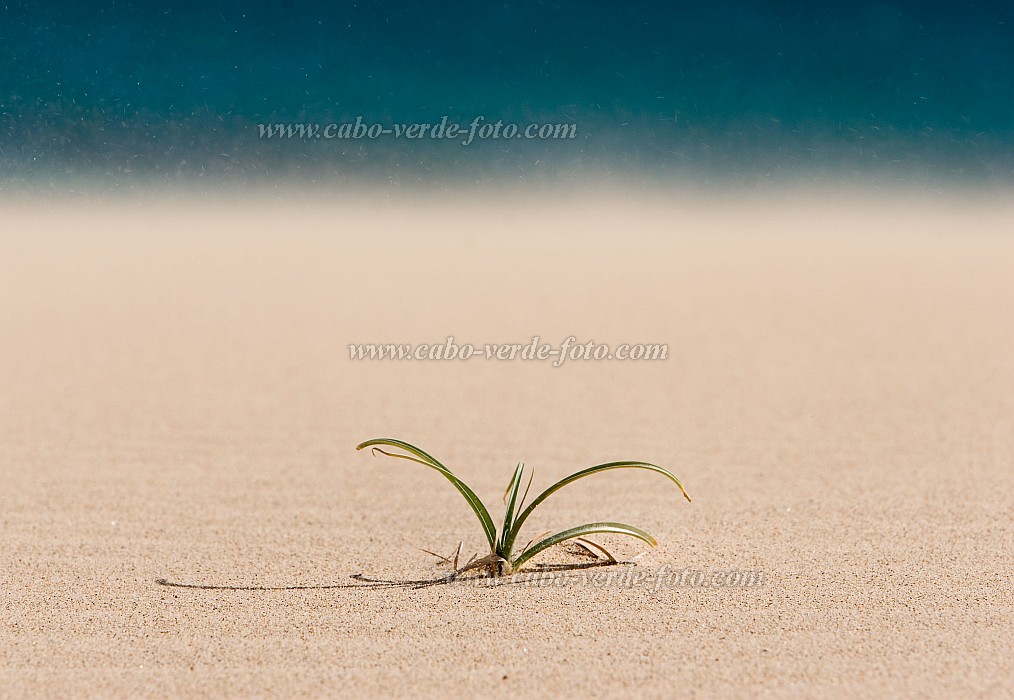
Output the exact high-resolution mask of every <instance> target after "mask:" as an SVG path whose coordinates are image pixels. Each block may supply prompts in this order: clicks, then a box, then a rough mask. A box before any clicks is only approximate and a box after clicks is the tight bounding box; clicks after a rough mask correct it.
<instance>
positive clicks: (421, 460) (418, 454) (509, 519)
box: [356, 438, 690, 575]
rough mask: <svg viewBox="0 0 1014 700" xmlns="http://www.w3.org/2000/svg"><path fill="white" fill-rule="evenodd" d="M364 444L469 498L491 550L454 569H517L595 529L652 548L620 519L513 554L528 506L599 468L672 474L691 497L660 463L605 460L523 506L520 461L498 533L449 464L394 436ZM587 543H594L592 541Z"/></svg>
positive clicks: (559, 534)
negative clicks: (433, 473) (436, 476)
mask: <svg viewBox="0 0 1014 700" xmlns="http://www.w3.org/2000/svg"><path fill="white" fill-rule="evenodd" d="M379 445H384V446H387V447H394V448H397V449H399V450H402V451H403V452H406V453H408V454H396V453H393V452H387V451H385V450H382V449H380V447H379ZM365 447H372V448H373V451H374V453H376V452H380V453H381V454H383V455H386V456H388V457H397V458H399V459H407V460H409V461H411V462H416V463H418V464H421V465H423V466H425V467H429V468H431V469H435V470H437V471H438V472H440V473H441V474H443V475H444V477H446V478H447V480H448V481H450V482H451V483H452V484H453V485H454V487H455V488H456V489H457V490H458V492H459V493H461V495H462V496H464V497H465V500H466V501H468V505H469V506H470V507H471V508H472V512H474V513H475V515H476V517H478V518H479V522H480V523H481V524H482V530H483V532H484V533H485V535H486V540H487V541H488V542H489V550H490V553H489V554H488V555H487V556H485V557H483V558H481V559H478V560H476V561H473V562H470V563H469V564H468V565H467V566H466V567H465V568H463V569H460V570H458V573H460V572H462V571H465V570H468V569H477V568H486V569H487V570H488V571H489V572H490V573H491V574H492V575H504V574H510V573H513V572H514V571H517V570H518V569H519V568H521V566H522V565H524V563H525V562H527V561H528V560H529V559H531V558H532V557H534V556H535V555H536V554H539V553H540V552H543V551H545V550H547V549H549V548H550V547H553V546H555V545H558V544H561V543H563V542H566V541H567V540H572V539H578V540H580V538H582V537H583V536H585V535H591V534H596V533H613V534H618V535H629V536H630V537H636V538H638V539H639V540H643V541H644V542H647V543H648V544H649V545H651V546H652V547H654V546H655V545H656V544H657V543H656V542H655V538H654V537H652V536H651V535H649V534H648V533H647V532H645V531H644V530H642V529H640V528H637V527H634V526H633V525H624V524H623V523H614V522H598V523H588V524H587V525H579V526H578V527H572V528H570V529H569V530H563V531H561V532H557V533H555V534H551V535H548V536H545V537H542V538H541V539H538V541H535V540H533V541H532V542H529V543H528V544H527V545H526V546H525V547H523V548H521V552H520V553H519V554H515V553H514V549H515V543H516V542H517V537H518V534H519V533H520V531H521V527H522V525H524V523H525V520H527V519H528V516H530V515H531V514H532V511H534V510H535V508H536V506H538V505H539V504H540V503H542V502H543V501H545V500H546V499H547V498H549V497H550V496H551V495H553V494H554V493H556V492H557V491H559V490H560V489H561V488H563V487H564V486H566V485H567V484H570V483H572V482H574V481H577V480H578V479H582V478H584V477H586V476H590V475H592V474H597V473H598V472H604V471H608V470H610V469H628V468H629V469H648V470H650V471H654V472H658V473H659V474H662V475H663V476H666V477H668V478H669V479H671V480H672V481H673V482H674V483H675V484H676V486H678V487H679V490H680V492H682V494H683V497H684V498H686V499H687V501H690V496H688V495H687V492H686V491H685V490H684V489H683V485H682V484H681V483H680V481H679V479H677V478H676V477H675V476H674V475H673V474H671V473H670V472H668V471H667V470H665V469H663V468H662V467H659V466H657V465H654V464H649V463H647V462H608V463H606V464H599V465H597V466H594V467H588V468H587V469H582V470H581V471H579V472H575V473H573V474H571V475H570V476H568V477H566V478H564V479H561V480H560V481H558V482H556V483H555V484H553V485H552V486H550V487H549V488H548V489H546V490H545V491H543V492H542V493H540V494H539V495H538V496H536V497H535V500H533V501H532V502H531V503H529V504H528V507H527V508H524V510H522V507H523V506H524V502H525V500H526V499H527V497H528V489H529V488H530V487H531V485H532V476H534V472H532V473H530V474H529V477H528V485H527V486H526V487H525V491H524V494H523V495H522V496H521V500H520V501H518V493H519V492H520V491H521V482H522V476H523V473H524V469H525V465H524V464H519V465H518V466H517V468H516V469H515V470H514V476H513V477H512V478H511V481H510V485H509V486H508V487H507V492H506V493H505V495H504V503H505V504H506V506H507V507H506V510H505V512H504V518H503V527H502V528H501V529H500V532H499V533H497V529H496V525H495V524H494V523H493V519H492V518H491V517H490V515H489V510H487V508H486V506H485V505H484V504H483V502H482V501H481V500H479V497H478V496H476V495H475V492H474V491H472V489H470V488H469V487H468V485H467V484H466V483H465V482H464V481H462V480H461V479H459V478H458V477H457V476H455V475H454V474H453V473H452V472H451V470H450V469H448V468H447V467H445V466H444V465H443V464H441V463H440V462H438V461H437V460H436V459H435V458H433V457H431V456H430V455H428V454H427V453H425V452H423V451H422V450H420V449H419V448H418V447H415V446H413V445H410V444H408V443H407V442H402V441H401V440H393V439H390V438H375V439H373V440H367V441H366V442H364V443H362V444H360V445H358V446H357V447H356V449H357V450H361V449H363V448H365ZM589 544H593V545H594V543H589ZM594 546H596V548H597V549H601V547H598V546H597V545H594ZM610 558H611V557H610Z"/></svg>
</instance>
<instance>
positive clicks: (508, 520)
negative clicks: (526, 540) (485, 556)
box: [496, 464, 525, 556]
mask: <svg viewBox="0 0 1014 700" xmlns="http://www.w3.org/2000/svg"><path fill="white" fill-rule="evenodd" d="M524 469H525V465H524V464H519V465H518V466H517V469H515V470H514V476H513V477H512V478H511V483H510V486H508V487H507V492H506V493H505V494H504V502H505V505H506V506H507V507H506V508H505V509H504V513H503V529H502V530H501V531H500V539H499V540H497V543H496V544H497V547H496V551H497V554H499V555H501V556H504V553H503V552H502V551H501V549H502V547H503V545H504V543H505V542H506V539H507V533H508V532H510V529H511V525H512V524H513V520H514V506H515V505H516V504H517V501H518V491H519V490H520V488H521V473H522V472H523V471H524ZM507 554H508V555H509V554H510V552H508V553H507Z"/></svg>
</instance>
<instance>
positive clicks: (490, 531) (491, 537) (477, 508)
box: [356, 438, 497, 551]
mask: <svg viewBox="0 0 1014 700" xmlns="http://www.w3.org/2000/svg"><path fill="white" fill-rule="evenodd" d="M377 445H386V446H388V447H394V448H397V449H400V450H404V451H405V452H408V453H409V454H410V455H414V456H411V457H410V456H408V455H397V454H392V453H390V452H384V451H383V450H379V452H380V453H381V454H384V455H386V456H388V457H398V458H400V459H407V460H409V461H411V462H416V463H417V464H422V465H423V466H425V467H430V468H431V469H435V470H436V471H438V472H440V473H441V474H443V475H444V477H445V478H446V479H447V480H448V481H450V482H451V483H452V484H453V485H454V488H456V489H457V490H458V492H459V493H460V494H461V495H462V496H464V497H465V500H466V501H468V505H469V506H470V507H471V508H472V512H474V513H475V516H476V517H477V518H479V522H480V523H481V524H482V530H483V532H484V533H485V534H486V540H487V541H488V542H489V549H490V551H495V550H496V539H497V538H496V525H494V524H493V519H492V518H491V517H490V516H489V511H488V510H487V509H486V506H485V505H484V504H483V502H482V501H481V500H479V497H478V496H476V495H475V492H474V491H472V489H471V488H469V486H468V484H466V483H465V482H464V481H462V480H461V479H459V478H458V477H456V476H455V475H454V473H453V472H451V470H450V469H448V468H447V467H445V466H444V465H443V464H441V463H440V462H438V461H437V460H436V459H435V458H434V457H431V456H430V455H428V454H427V453H425V452H423V451H422V450H420V449H419V448H418V447H416V446H414V445H410V444H408V443H407V442H403V441H401V440H394V439H392V438H374V439H372V440H367V441H366V442H362V443H360V444H359V445H357V446H356V449H357V450H361V449H363V448H366V447H376V446H377Z"/></svg>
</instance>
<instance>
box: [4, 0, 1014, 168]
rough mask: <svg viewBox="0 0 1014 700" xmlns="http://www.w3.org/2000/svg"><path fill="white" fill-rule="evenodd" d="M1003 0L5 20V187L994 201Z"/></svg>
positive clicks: (297, 9)
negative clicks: (304, 135) (680, 187)
mask: <svg viewBox="0 0 1014 700" xmlns="http://www.w3.org/2000/svg"><path fill="white" fill-rule="evenodd" d="M1010 15H1011V12H1010V9H1009V7H1004V6H1003V4H1002V3H970V2H949V3H921V7H919V8H917V9H914V8H912V7H911V6H910V5H908V4H904V5H902V4H897V5H895V4H889V3H881V2H849V3H839V4H837V6H835V4H833V3H832V4H822V5H821V6H820V7H813V6H805V7H800V6H799V4H798V3H788V2H745V1H743V2H730V1H721V0H719V1H718V2H710V3H708V4H707V6H706V7H701V6H698V4H697V3H694V4H693V6H691V4H689V3H688V4H686V5H681V4H675V5H669V4H666V3H649V2H628V3H623V4H618V3H603V2H581V3H556V2H531V3H512V2H498V3H489V4H485V3H479V4H477V3H464V2H445V3H439V4H429V3H410V2H403V3H396V2H376V1H369V0H367V1H364V2H354V3H348V2H338V3H321V2H313V3H311V2H299V1H295V0H290V1H287V2H270V3H267V2H172V3H151V2H137V3H134V2H112V1H107V2H23V1H15V2H9V3H5V4H3V5H2V6H0V65H2V70H0V187H11V186H15V185H18V184H23V183H29V184H34V185H38V184H49V185H53V184H55V185H57V186H60V185H61V184H62V183H65V182H66V181H68V180H74V179H76V178H80V177H86V178H87V179H88V180H89V181H90V182H92V183H99V184H107V185H112V186H114V187H119V186H123V185H129V184H132V183H138V182H152V181H154V182H156V183H158V182H164V181H173V182H176V181H192V180H194V179H203V180H205V181H216V182H231V183H240V184H243V183H251V182H261V183H263V182H269V183H274V184H285V183H288V182H304V181H307V180H312V181H319V182H332V181H333V182H339V183H340V182H344V181H347V180H350V179H353V180H354V179H363V178H365V179H369V180H386V181H392V182H398V183H414V182H429V183H433V182H437V183H439V182H441V181H442V180H449V181H450V180H453V181H462V180H463V181H473V182H497V181H503V180H505V179H507V180H512V181H528V182H535V183H542V182H558V181H564V180H566V181H569V180H572V179H575V178H578V179H579V178H583V177H588V178H596V179H599V180H602V179H605V180H610V179H622V178H624V177H626V176H627V175H629V174H631V173H637V174H641V175H647V176H649V177H659V178H661V179H663V180H666V179H681V180H684V181H690V182H697V183H712V182H727V181H732V182H738V183H745V184H752V183H758V182H767V181H774V182H782V181H788V182H792V181H799V180H806V181H813V180H824V181H830V182H835V181H838V180H840V179H843V178H844V179H848V180H863V181H869V179H870V178H873V179H875V180H882V181H885V182H908V183H916V184H921V183H939V182H954V181H960V182H967V183H976V184H981V183H988V184H1004V183H1008V182H1009V181H1010V180H1011V179H1012V174H1014V157H1012V149H1011V146H1010V142H1011V137H1012V135H1014V80H1012V66H1014V36H1012V32H1011V30H1012V24H1011V17H1010ZM444 115H447V116H448V117H449V118H450V119H452V120H456V121H459V122H462V123H467V122H469V121H471V120H472V119H473V118H474V117H475V116H483V117H484V118H485V119H486V120H487V121H490V122H495V121H496V120H498V119H503V120H505V121H506V122H514V123H518V124H520V125H522V126H524V125H526V124H528V123H531V122H539V123H541V122H566V123H571V122H573V123H576V124H577V125H578V138H576V139H574V140H572V141H524V140H514V141H504V140H497V141H486V142H478V143H475V144H473V145H471V146H469V147H463V146H461V145H459V143H458V141H443V142H433V141H430V140H425V141H405V140H403V139H402V140H396V139H394V138H393V136H384V137H381V138H379V139H377V140H368V139H361V140H355V141H341V140H335V141H324V140H321V141H298V140H289V141H267V140H263V139H259V138H258V129H257V126H256V125H257V124H259V123H265V122H297V121H298V122H321V123H327V122H345V121H354V120H355V118H356V117H357V116H361V117H363V119H364V120H365V121H367V122H368V123H372V122H379V123H382V124H384V125H385V126H390V125H391V124H392V123H394V122H414V121H422V122H437V121H439V120H440V118H441V117H442V116H444Z"/></svg>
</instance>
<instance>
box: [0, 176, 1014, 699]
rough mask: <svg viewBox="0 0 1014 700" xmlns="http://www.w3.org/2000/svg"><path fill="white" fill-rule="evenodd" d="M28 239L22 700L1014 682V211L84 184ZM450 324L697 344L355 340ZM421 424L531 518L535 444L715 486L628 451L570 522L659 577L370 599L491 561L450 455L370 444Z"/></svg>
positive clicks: (15, 223)
mask: <svg viewBox="0 0 1014 700" xmlns="http://www.w3.org/2000/svg"><path fill="white" fill-rule="evenodd" d="M0 221H2V222H3V223H2V225H0V477H2V479H3V488H2V489H0V523H2V541H3V545H2V546H0V592H2V596H0V696H2V697H10V698H28V697H72V696H73V697H80V696H105V697H128V696H129V697H133V696H143V697H175V698H179V697H267V696H274V697H296V696H304V697H305V696H320V695H327V696H346V697H370V696H398V697H444V698H446V697H469V696H471V695H473V694H481V695H483V696H488V697H507V696H512V697H549V696H553V697H580V698H591V697H631V698H633V697H637V698H654V697H659V698H661V697H681V696H694V697H753V696H768V697H785V696H789V695H800V696H804V697H805V696H810V697H816V696H822V697H823V696H826V697H845V696H848V697H878V696H886V697H890V696H901V697H1002V696H1005V695H1007V694H1008V693H1009V692H1010V689H1011V688H1012V687H1014V662H1012V660H1011V659H1012V653H1011V652H1012V650H1014V599H1012V593H1011V591H1012V590H1014V576H1012V571H1014V569H1012V562H1014V530H1012V527H1011V522H1012V516H1014V508H1012V506H1014V238H1012V235H1011V234H1012V232H1014V206H1012V205H1011V203H1010V198H1009V197H1007V198H1006V201H1004V199H1002V198H1000V197H999V196H998V197H995V198H989V197H986V196H982V197H972V196H968V195H954V196H944V195H941V196H940V197H926V196H923V197H917V196H913V195H911V194H907V195H898V196H897V197H894V196H888V195H882V196H876V197H874V196H872V195H859V194H855V195H852V194H849V195H841V196H831V195H827V194H823V195H821V194H815V193H797V194H785V195H784V196H779V197H765V196H760V195H757V194H750V195H734V194H731V193H730V194H726V195H724V196H718V195H715V196H710V197H703V198H697V199H694V198H690V197H686V196H677V195H672V196H664V195H663V194H661V193H653V194H641V195H627V194H615V193H614V194H604V193H597V194H593V195H591V194H581V193H579V192H570V193H567V194H564V195H560V196H554V195H552V194H550V193H545V194H541V195H538V196H529V197H522V196H520V195H517V194H511V195H503V196H497V195H494V194H491V193H485V194H476V195H475V196H467V197H466V196H451V195H439V196H434V197H429V198H423V197H422V196H414V195H404V196H400V197H399V196H393V195H389V196H387V197H386V198H377V199H366V200H363V199H360V198H356V197H352V196H328V197H325V196H320V197H318V196H315V195H314V196H305V197H300V198H293V199H291V200H288V201H287V200H285V199H284V198H282V197H280V196H273V197H265V198H263V199H258V198H257V197H254V196H245V197H238V196H233V197H223V198H222V199H221V200H218V201H214V202H213V201H212V200H211V198H208V197H205V198H194V199H189V198H185V197H184V198H177V199H156V198H154V197H152V198H137V197H135V198H129V199H128V198H121V199H119V200H116V201H113V200H108V201H105V200H104V201H98V202H94V201H85V200H84V199H83V198H82V199H81V200H80V201H76V202H69V203H54V202H52V201H36V200H19V201H13V200H10V201H6V202H3V203H0ZM450 336H453V338H454V342H455V343H456V344H459V345H463V344H466V343H467V344H472V345H474V346H476V347H479V348H481V347H482V346H483V345H484V344H498V345H499V344H504V343H507V344H517V343H520V344H528V343H530V342H531V340H532V338H533V336H539V338H540V340H541V342H544V343H548V344H550V345H552V346H554V347H558V346H560V345H561V344H562V343H563V342H564V341H565V340H566V339H567V338H568V337H571V336H573V337H574V339H575V341H574V342H575V343H577V344H585V343H587V342H589V341H594V342H595V343H596V344H600V343H601V344H607V345H609V346H610V348H611V349H612V348H615V347H617V346H619V345H621V344H666V345H667V347H668V357H667V358H666V359H665V360H658V361H620V360H616V359H614V360H605V359H603V360H599V361H596V360H585V359H578V360H571V359H568V360H566V361H565V362H563V363H562V364H561V365H560V366H554V363H553V362H552V361H538V360H535V361H522V360H519V359H516V360H513V361H510V360H506V361H500V360H496V359H490V360H487V359H485V358H484V357H483V356H478V355H477V356H473V357H471V358H470V359H468V360H467V361H460V360H450V361H446V360H439V361H416V360H411V361H409V360H401V361H397V360H353V359H352V358H351V356H350V349H349V346H350V345H355V344H366V343H374V344H376V343H392V344H411V345H413V346H418V344H424V343H425V344H443V343H444V342H445V341H446V339H447V338H448V337H450ZM380 436H386V437H394V438H401V439H404V440H407V441H409V442H411V443H414V444H416V445H419V446H420V447H422V448H423V449H425V450H427V451H429V452H430V453H432V454H433V455H435V456H437V457H438V458H440V459H441V460H443V461H444V462H445V463H446V464H447V465H448V466H450V467H451V468H452V469H454V470H455V472H456V473H457V474H458V475H459V476H461V477H462V478H463V479H465V480H466V481H467V482H468V483H469V484H470V485H471V486H472V487H473V488H474V489H475V491H476V492H477V493H478V494H479V495H480V496H481V497H482V498H483V499H484V500H485V501H486V502H487V503H488V504H490V506H491V510H492V511H493V515H494V519H495V518H498V517H500V515H501V513H502V511H501V501H500V499H501V496H502V494H503V489H504V487H505V486H506V485H507V481H508V480H509V478H510V475H511V473H512V470H513V469H514V467H515V465H516V464H517V463H518V462H524V463H526V464H527V465H530V466H533V467H534V468H535V483H534V485H533V487H532V488H533V490H534V489H538V488H540V487H545V486H547V485H549V484H550V483H552V482H553V481H555V480H557V479H559V478H562V477H563V476H565V475H566V474H569V473H570V472H573V471H576V470H577V469H579V468H583V467H586V466H590V465H593V464H599V463H602V462H609V461H614V460H621V459H636V460H644V461H648V462H653V463H656V464H660V465H662V466H665V467H667V468H669V469H671V470H672V471H673V472H674V473H676V474H677V475H678V476H679V477H680V478H681V480H682V482H683V484H684V485H685V486H686V489H687V491H688V492H689V493H690V495H691V496H692V497H693V499H694V502H693V503H692V504H688V503H686V502H685V501H683V499H682V498H681V497H680V495H679V493H678V491H677V490H676V489H675V488H674V487H673V485H672V484H671V483H667V482H666V481H665V480H664V479H663V478H661V477H659V476H658V475H655V474H650V473H644V472H633V471H629V472H614V473H609V474H601V475H596V476H593V477H591V478H589V479H587V480H585V481H582V482H578V483H575V484H573V485H572V486H569V487H567V489H565V490H563V491H561V492H560V493H559V494H557V495H555V496H553V498H551V499H550V500H548V501H547V502H546V503H545V504H544V505H542V506H540V507H539V509H538V510H537V511H536V514H535V515H533V516H532V519H531V521H530V525H529V526H528V527H527V528H526V532H530V533H531V535H532V536H534V535H536V534H538V533H539V532H541V531H544V530H548V529H551V528H552V529H562V528H565V527H570V526H573V525H577V524H580V523H583V522H589V521H596V520H619V521H622V522H629V523H633V524H635V525H638V526H640V527H643V528H644V529H646V530H647V531H648V532H650V533H652V534H653V535H654V536H655V537H657V539H658V541H659V546H658V547H657V548H655V549H653V550H650V551H649V552H648V553H644V552H645V549H646V547H645V546H644V545H643V544H642V543H640V542H639V541H636V540H633V539H624V538H616V537H601V538H599V540H598V541H600V542H602V543H605V544H607V545H609V546H610V548H611V549H612V550H613V551H614V553H615V554H616V555H617V556H618V557H620V558H623V559H630V558H634V557H639V558H637V560H636V561H637V564H636V567H634V568H633V569H631V568H630V567H615V569H616V570H621V569H622V570H627V571H637V572H639V573H640V574H643V576H644V577H643V578H641V579H638V578H636V577H630V578H626V579H623V578H616V579H613V580H605V581H604V582H603V581H602V580H599V581H596V580H594V579H593V578H591V577H590V576H587V575H585V573H586V571H585V570H572V571H570V572H564V573H562V574H560V575H559V576H557V577H556V579H555V580H553V581H551V582H550V583H548V584H545V583H544V584H542V585H534V584H532V583H524V582H522V583H516V584H514V585H500V586H495V587H491V586H479V585H475V584H474V583H469V582H466V581H455V582H453V583H450V584H447V585H437V586H431V587H427V588H423V589H419V590H416V589H411V588H406V587H389V588H371V587H351V586H353V585H354V584H355V581H354V580H353V579H351V578H350V577H351V576H352V575H353V574H365V575H367V576H372V577H376V578H382V579H398V580H403V579H405V580H407V579H422V578H431V577H436V576H440V575H441V574H442V573H445V572H446V571H447V568H446V566H444V565H441V564H440V562H438V561H437V559H436V558H434V557H432V556H430V555H428V554H425V553H424V552H423V551H421V550H422V549H426V550H431V551H434V552H439V553H442V554H447V553H449V552H452V551H453V550H454V549H455V547H456V546H457V544H458V542H459V541H463V547H462V551H463V552H464V553H466V554H469V555H470V554H472V553H479V554H480V555H481V554H485V552H484V551H483V548H484V546H485V541H484V538H483V534H482V531H481V529H480V527H479V525H478V521H477V520H476V519H475V517H474V515H473V514H472V513H471V512H470V511H469V509H468V506H467V505H466V503H465V501H464V500H463V499H462V498H461V496H460V495H459V494H458V493H456V492H455V490H454V489H453V488H452V487H451V485H450V484H448V483H447V482H446V481H445V480H443V479H442V478H441V477H440V475H439V474H437V473H435V472H433V471H430V470H426V469H424V468H422V467H420V466H418V465H414V464H410V463H408V462H403V461H398V460H392V459H385V458H381V457H371V456H370V455H369V454H367V453H366V452H365V451H364V452H356V450H355V446H356V444H357V443H359V442H360V441H362V440H365V439H368V438H373V437H380ZM593 539H594V538H593ZM536 561H542V562H547V561H552V562H557V563H568V562H581V561H586V560H584V559H581V558H580V557H579V555H578V554H577V553H576V552H574V551H571V550H569V549H562V550H560V551H557V552H555V553H553V554H552V555H551V556H546V557H543V558H541V559H539V560H536ZM606 570H613V568H612V567H609V568H608V569H607V568H606V567H603V568H602V569H601V570H596V571H606ZM666 572H690V576H689V577H687V576H684V577H683V578H682V579H681V580H677V579H667V578H666V577H665V575H664V574H665V573H666ZM744 572H747V573H749V572H753V573H758V572H759V574H760V579H759V581H761V583H760V584H759V585H749V586H747V585H739V584H738V581H740V580H741V575H745V574H744ZM160 579H164V580H166V581H169V582H173V583H180V584H188V585H192V586H206V587H208V588H185V587H179V586H166V585H161V584H159V583H158V582H157V581H158V580H160ZM723 582H724V583H723ZM705 584H707V585H705ZM230 587H231V588H230Z"/></svg>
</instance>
